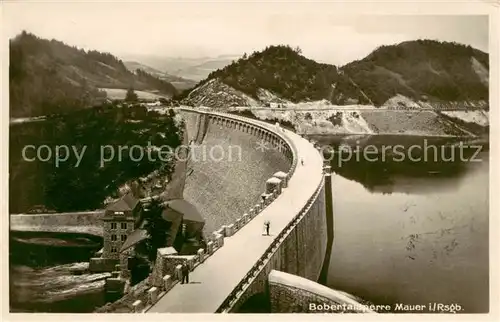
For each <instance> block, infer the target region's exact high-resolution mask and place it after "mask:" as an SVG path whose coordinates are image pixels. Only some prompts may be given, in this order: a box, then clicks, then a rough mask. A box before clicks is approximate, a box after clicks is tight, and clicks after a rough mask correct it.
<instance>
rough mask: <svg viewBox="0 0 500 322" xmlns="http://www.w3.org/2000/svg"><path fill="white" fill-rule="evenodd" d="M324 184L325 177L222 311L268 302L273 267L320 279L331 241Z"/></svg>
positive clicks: (243, 308) (245, 308) (246, 308)
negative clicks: (328, 244) (328, 242)
mask: <svg viewBox="0 0 500 322" xmlns="http://www.w3.org/2000/svg"><path fill="white" fill-rule="evenodd" d="M324 183H325V181H324V180H323V181H322V182H321V185H320V186H319V187H318V189H317V191H316V193H315V194H314V195H313V196H312V198H311V200H310V202H309V203H308V204H307V205H306V207H305V208H304V209H303V210H302V211H301V212H300V213H299V214H297V216H296V217H295V218H294V220H293V221H291V222H290V224H289V225H288V227H287V228H286V229H285V230H283V231H282V232H281V234H280V236H278V237H277V238H276V243H275V245H273V247H271V248H270V249H269V250H268V252H267V254H265V255H264V256H263V258H262V260H261V261H260V262H258V263H256V266H255V271H254V272H253V274H252V275H251V276H249V277H248V279H247V280H244V281H242V285H243V286H242V287H241V289H239V290H238V289H237V291H236V292H235V293H234V294H233V295H232V296H230V297H228V299H226V303H225V304H224V305H223V306H221V311H227V312H240V311H242V312H245V311H248V310H250V311H251V310H252V309H253V306H254V305H255V304H254V303H259V302H261V301H262V300H264V299H265V300H266V301H268V300H269V298H270V294H269V287H268V285H269V284H268V275H269V274H270V272H271V271H273V270H278V271H282V272H286V273H289V274H293V275H297V276H300V277H303V278H306V279H308V280H311V281H314V282H315V281H317V280H318V279H319V276H320V273H321V268H322V265H323V262H324V259H325V254H326V250H327V241H328V231H327V229H326V227H327V222H326V218H327V217H326V212H325V209H326V200H325V186H324ZM258 305H259V304H258Z"/></svg>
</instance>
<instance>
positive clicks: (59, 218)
mask: <svg viewBox="0 0 500 322" xmlns="http://www.w3.org/2000/svg"><path fill="white" fill-rule="evenodd" d="M103 216H104V211H103V210H97V211H90V212H67V213H49V214H11V215H10V230H11V231H32V232H37V231H39V232H54V233H58V232H61V233H82V234H90V235H95V236H102V235H103V227H102V221H101V218H102V217H103Z"/></svg>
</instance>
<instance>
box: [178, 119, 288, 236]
mask: <svg viewBox="0 0 500 322" xmlns="http://www.w3.org/2000/svg"><path fill="white" fill-rule="evenodd" d="M182 116H183V118H184V119H185V122H186V130H187V134H188V139H189V141H192V142H193V143H192V146H191V152H190V153H191V156H190V158H189V160H188V167H187V168H188V169H187V178H186V182H185V186H184V198H185V199H186V200H187V201H189V202H190V203H192V204H193V205H194V206H195V207H196V208H197V209H198V210H199V211H200V213H201V215H202V216H203V218H204V219H205V220H206V223H205V232H206V233H211V232H213V231H215V230H217V229H219V228H220V227H221V226H223V225H228V224H231V223H233V222H234V221H235V220H236V219H237V218H239V217H241V216H242V215H243V214H244V213H245V212H247V211H248V210H249V209H250V208H252V207H253V206H254V205H255V204H256V203H258V202H259V201H260V198H261V194H262V193H264V192H265V183H266V180H268V179H269V178H271V177H272V176H273V174H275V173H276V172H278V171H283V172H288V171H289V169H290V167H291V164H292V158H291V156H292V155H291V152H288V154H285V153H284V151H280V148H278V149H276V148H275V147H274V146H272V145H271V143H272V142H277V143H278V145H279V144H280V143H281V149H283V150H285V149H286V148H287V145H286V144H285V142H281V139H279V138H278V136H276V135H274V134H273V133H272V132H270V131H267V130H264V129H259V128H257V127H256V126H251V125H250V124H246V123H244V122H240V121H237V120H231V119H228V118H225V117H222V116H216V115H210V114H200V113H196V112H191V111H183V112H182ZM261 140H266V141H267V142H268V143H266V144H267V147H268V148H267V149H265V150H264V151H263V150H262V149H258V147H259V145H258V142H260V141H261ZM287 155H288V156H287Z"/></svg>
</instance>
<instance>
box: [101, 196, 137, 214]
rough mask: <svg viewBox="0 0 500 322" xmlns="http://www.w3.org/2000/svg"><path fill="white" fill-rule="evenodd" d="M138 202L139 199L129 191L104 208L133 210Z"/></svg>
mask: <svg viewBox="0 0 500 322" xmlns="http://www.w3.org/2000/svg"><path fill="white" fill-rule="evenodd" d="M138 203H139V199H136V198H135V197H134V196H133V195H132V194H131V193H127V194H126V195H124V196H122V197H121V198H120V199H118V200H117V201H115V202H113V203H112V204H110V205H108V206H107V207H106V210H110V211H131V210H134V209H135V207H136V206H137V204H138Z"/></svg>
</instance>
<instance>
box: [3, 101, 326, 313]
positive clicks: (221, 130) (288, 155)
mask: <svg viewBox="0 0 500 322" xmlns="http://www.w3.org/2000/svg"><path fill="white" fill-rule="evenodd" d="M181 113H182V116H183V117H184V118H185V120H186V134H187V137H188V140H189V141H191V144H192V145H194V147H196V146H198V147H200V146H206V147H207V148H210V147H214V146H220V147H221V148H222V149H225V148H229V147H230V146H231V145H234V146H239V147H241V151H242V153H241V161H240V160H234V161H229V162H220V161H214V160H210V159H208V160H207V159H205V160H204V159H203V158H200V157H201V155H200V154H198V153H200V151H203V150H202V149H201V150H200V149H198V150H196V149H193V151H192V153H193V156H192V158H189V161H188V163H187V167H186V172H187V173H186V180H185V185H184V193H183V196H184V198H185V199H186V200H188V201H189V202H191V203H192V204H193V205H195V206H196V207H197V208H198V209H200V212H201V213H202V215H203V216H207V217H206V220H207V225H206V228H207V229H206V231H208V232H211V231H214V230H216V229H218V228H220V229H219V230H217V231H216V234H214V235H212V236H210V237H209V238H210V239H212V240H213V242H216V246H215V248H214V250H213V251H210V250H207V254H206V256H205V255H203V253H202V255H201V257H200V256H196V255H195V256H193V260H195V261H197V262H196V263H195V265H192V266H191V267H192V269H193V272H192V273H191V275H192V278H193V279H197V280H199V281H200V283H199V284H193V285H190V287H189V288H183V287H180V285H177V284H178V279H177V277H176V276H175V275H173V276H170V277H169V279H168V281H169V283H171V285H170V286H169V288H168V289H166V290H165V288H164V286H163V285H159V286H155V287H152V288H151V290H149V291H148V294H150V295H151V294H156V295H155V296H154V297H150V298H149V299H148V298H144V297H141V300H142V302H143V304H142V306H141V304H137V303H135V304H137V305H134V306H133V307H131V308H132V309H133V310H134V311H135V312H143V311H148V312H186V313H187V312H191V313H194V312H238V311H240V310H241V309H242V308H245V307H246V306H247V303H248V302H251V301H252V298H255V297H261V296H268V295H269V289H268V275H269V273H270V272H271V271H272V270H280V271H283V272H287V273H291V274H296V275H298V276H301V277H305V278H307V279H309V280H311V281H314V282H315V281H317V280H318V278H319V276H320V273H321V269H322V266H323V262H324V259H325V254H326V253H327V244H328V241H327V240H328V238H329V237H330V232H328V231H327V230H328V229H327V226H328V225H327V217H328V216H329V215H330V216H331V215H332V214H331V213H327V209H326V208H327V207H326V206H325V205H326V204H327V202H325V197H328V196H326V195H325V185H326V184H325V175H324V173H323V159H322V157H321V155H320V153H319V152H318V151H317V150H316V148H315V147H314V146H313V145H312V144H311V143H310V142H309V141H307V140H306V139H304V138H302V137H300V136H299V135H297V134H295V133H293V132H290V131H286V130H283V129H281V128H279V127H275V126H273V125H270V124H268V123H265V122H262V121H256V120H250V119H247V118H242V117H237V116H233V115H226V114H223V113H215V112H200V111H195V110H189V109H182V111H181ZM260 141H264V142H266V143H268V144H269V145H270V147H271V148H270V149H268V150H266V151H259V150H258V149H257V145H258V142H260ZM299 156H300V159H303V161H304V164H302V165H297V160H298V159H299ZM193 160H195V161H193ZM226 161H227V160H226ZM278 171H282V172H288V174H287V178H286V181H287V184H286V185H281V183H280V187H279V191H278V190H276V189H275V190H274V193H273V194H271V195H269V196H268V197H266V199H265V200H264V199H262V198H261V197H262V193H263V192H265V189H266V180H268V179H269V178H271V177H273V175H275V174H276V172H278ZM278 181H279V180H278ZM279 182H280V181H279ZM277 189H278V188H277ZM329 198H331V196H330V197H329ZM252 207H254V208H255V209H258V211H256V212H254V213H253V214H252V209H253V208H252ZM330 210H331V209H330ZM248 214H250V216H248ZM99 216H102V213H100V212H98V211H97V212H89V213H79V214H78V215H77V216H75V217H74V218H75V220H74V221H72V220H71V215H70V214H65V215H63V214H44V215H11V230H13V231H15V230H25V231H26V230H28V231H47V230H44V229H50V230H56V231H62V230H64V231H66V232H68V231H71V232H78V231H80V232H83V233H90V232H91V233H93V234H95V235H101V234H102V228H101V227H100V217H99ZM245 216H246V217H245ZM12 217H18V218H16V219H14V220H13V219H12ZM35 217H38V218H36V219H35ZM54 218H57V219H54ZM89 218H90V219H89ZM243 219H244V220H243ZM26 220H27V221H26ZM266 221H270V222H271V227H272V228H271V235H270V236H263V234H262V232H263V227H264V223H265V222H266ZM231 223H234V224H231ZM30 225H33V226H37V227H38V228H33V227H29V226H30ZM228 225H229V226H228ZM233 226H234V227H233ZM51 227H52V228H51ZM54 227H56V228H54ZM228 227H233V228H231V229H229V230H228ZM228 232H229V233H228ZM221 234H222V235H221ZM215 235H216V236H215ZM214 236H215V239H214ZM209 244H210V243H209ZM229 267H230V268H229ZM195 268H196V269H195ZM166 277H167V276H165V278H166ZM153 289H155V290H154V291H153ZM162 290H163V293H161V292H162ZM155 292H156V293H155ZM158 292H160V294H158ZM186 292H187V293H186ZM185 298H190V301H189V303H187V302H185V301H183V300H182V299H185ZM141 300H138V301H136V302H141ZM193 303H194V304H193ZM141 307H142V309H140V308H141Z"/></svg>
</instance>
